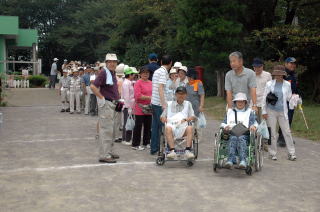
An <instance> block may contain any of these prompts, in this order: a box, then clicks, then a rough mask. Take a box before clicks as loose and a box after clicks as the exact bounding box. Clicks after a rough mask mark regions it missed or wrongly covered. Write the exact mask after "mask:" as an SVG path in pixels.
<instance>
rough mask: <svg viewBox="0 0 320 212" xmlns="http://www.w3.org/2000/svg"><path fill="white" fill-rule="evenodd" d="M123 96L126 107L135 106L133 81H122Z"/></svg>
mask: <svg viewBox="0 0 320 212" xmlns="http://www.w3.org/2000/svg"><path fill="white" fill-rule="evenodd" d="M121 94H122V98H123V99H124V108H133V106H134V92H133V85H132V82H131V81H130V80H128V79H125V80H124V81H123V83H122V92H121Z"/></svg>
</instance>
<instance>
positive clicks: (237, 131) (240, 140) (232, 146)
mask: <svg viewBox="0 0 320 212" xmlns="http://www.w3.org/2000/svg"><path fill="white" fill-rule="evenodd" d="M233 102H234V105H235V107H234V109H229V110H228V111H227V115H226V117H225V119H224V121H223V123H222V124H221V128H223V129H224V133H226V134H230V137H229V146H228V151H229V152H228V161H227V163H226V164H225V167H226V168H231V167H232V166H233V164H236V163H237V162H236V161H237V160H236V152H238V154H239V159H240V164H239V168H243V169H244V168H246V167H247V161H246V160H247V142H248V141H249V133H250V131H249V129H250V130H251V131H255V130H256V128H257V126H258V123H257V121H256V118H255V114H254V113H252V110H251V109H250V108H249V107H248V100H247V96H246V94H244V93H237V94H236V95H235V97H234V99H233Z"/></svg>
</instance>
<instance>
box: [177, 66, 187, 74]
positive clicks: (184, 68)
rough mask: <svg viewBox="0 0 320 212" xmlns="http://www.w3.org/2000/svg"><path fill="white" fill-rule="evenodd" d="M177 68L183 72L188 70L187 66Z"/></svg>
mask: <svg viewBox="0 0 320 212" xmlns="http://www.w3.org/2000/svg"><path fill="white" fill-rule="evenodd" d="M178 70H183V71H184V72H186V73H187V72H188V68H187V66H181V67H180V68H179V69H178Z"/></svg>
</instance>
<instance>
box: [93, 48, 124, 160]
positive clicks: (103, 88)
mask: <svg viewBox="0 0 320 212" xmlns="http://www.w3.org/2000/svg"><path fill="white" fill-rule="evenodd" d="M105 62H106V67H103V70H102V71H101V72H100V73H99V75H98V76H97V78H96V79H95V81H94V83H93V84H91V85H90V88H91V90H92V92H93V93H94V94H95V95H96V96H97V97H98V98H97V101H98V108H99V162H101V163H116V162H117V161H116V160H115V159H118V158H119V155H117V154H115V153H114V151H113V146H114V141H115V136H116V135H115V134H116V131H117V130H118V129H119V127H120V126H119V125H120V123H118V121H117V120H119V118H118V116H120V113H119V112H117V111H119V110H120V111H121V109H122V108H120V106H121V105H120V103H119V101H118V100H119V98H120V97H119V91H118V84H117V78H116V73H115V70H116V67H117V64H118V59H117V55H116V54H112V53H108V54H107V55H106V59H105ZM99 88H100V90H99ZM116 110H117V111H116Z"/></svg>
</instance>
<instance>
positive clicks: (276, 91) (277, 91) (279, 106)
mask: <svg viewBox="0 0 320 212" xmlns="http://www.w3.org/2000/svg"><path fill="white" fill-rule="evenodd" d="M282 85H283V83H282V82H276V84H275V86H274V91H273V93H274V94H275V95H276V96H277V97H278V101H277V103H276V104H275V105H271V104H268V108H270V109H271V110H275V111H278V112H283V93H282Z"/></svg>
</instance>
